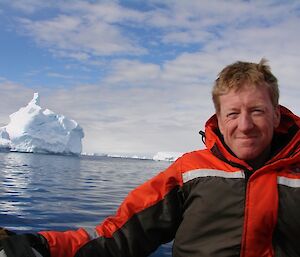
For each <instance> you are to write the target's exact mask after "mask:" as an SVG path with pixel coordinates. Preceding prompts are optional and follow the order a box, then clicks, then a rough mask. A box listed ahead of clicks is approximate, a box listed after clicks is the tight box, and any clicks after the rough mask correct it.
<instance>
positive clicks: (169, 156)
mask: <svg viewBox="0 0 300 257" xmlns="http://www.w3.org/2000/svg"><path fill="white" fill-rule="evenodd" d="M181 155H183V153H181V152H158V153H156V154H155V155H154V156H153V160H154V161H169V162H173V161H175V160H176V159H178V158H179V157H180V156H181Z"/></svg>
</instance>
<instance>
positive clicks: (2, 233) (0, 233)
mask: <svg viewBox="0 0 300 257" xmlns="http://www.w3.org/2000/svg"><path fill="white" fill-rule="evenodd" d="M13 235H16V233H14V232H12V231H10V230H7V229H5V228H1V227H0V240H2V239H5V238H7V237H9V236H13Z"/></svg>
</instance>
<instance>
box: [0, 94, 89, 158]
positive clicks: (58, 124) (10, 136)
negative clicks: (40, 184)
mask: <svg viewBox="0 0 300 257" xmlns="http://www.w3.org/2000/svg"><path fill="white" fill-rule="evenodd" d="M9 117H10V122H9V124H8V125H6V126H4V127H1V128H0V149H7V148H9V149H10V151H17V152H30V153H51V154H71V155H79V154H80V153H81V151H82V142H81V140H82V138H83V137H84V132H83V129H82V128H81V127H80V126H79V124H78V123H77V122H76V121H75V120H72V119H68V118H66V117H65V116H64V115H61V114H56V113H54V112H53V111H51V110H49V109H44V108H42V107H41V106H40V98H39V94H38V93H34V95H33V98H32V100H31V101H30V102H29V103H28V104H27V106H25V107H22V108H20V109H19V110H18V111H17V112H15V113H13V114H11V115H10V116H9Z"/></svg>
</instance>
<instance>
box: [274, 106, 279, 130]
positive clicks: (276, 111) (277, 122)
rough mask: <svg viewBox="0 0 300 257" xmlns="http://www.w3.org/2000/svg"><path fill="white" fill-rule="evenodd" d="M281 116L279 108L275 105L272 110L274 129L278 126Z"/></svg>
mask: <svg viewBox="0 0 300 257" xmlns="http://www.w3.org/2000/svg"><path fill="white" fill-rule="evenodd" d="M280 119H281V114H280V106H279V105H277V106H276V107H275V108H274V128H277V127H278V126H279V124H280Z"/></svg>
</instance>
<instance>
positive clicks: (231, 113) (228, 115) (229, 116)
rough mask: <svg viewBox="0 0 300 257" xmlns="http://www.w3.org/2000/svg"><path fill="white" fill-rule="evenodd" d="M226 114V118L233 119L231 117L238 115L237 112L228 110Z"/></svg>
mask: <svg viewBox="0 0 300 257" xmlns="http://www.w3.org/2000/svg"><path fill="white" fill-rule="evenodd" d="M226 116H227V118H231V119H233V118H236V117H237V116H238V113H237V112H230V113H228V114H227V115H226Z"/></svg>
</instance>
